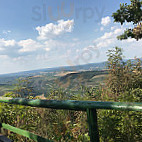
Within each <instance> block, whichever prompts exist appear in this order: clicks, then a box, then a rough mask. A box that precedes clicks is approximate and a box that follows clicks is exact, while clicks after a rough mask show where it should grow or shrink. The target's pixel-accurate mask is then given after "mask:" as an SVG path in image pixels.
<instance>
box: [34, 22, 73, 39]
mask: <svg viewBox="0 0 142 142" xmlns="http://www.w3.org/2000/svg"><path fill="white" fill-rule="evenodd" d="M73 26H74V20H67V21H64V20H59V21H57V24H53V23H49V24H46V25H45V26H41V27H40V26H38V27H36V30H37V31H38V34H39V36H38V39H39V40H46V39H49V38H51V37H54V36H58V35H61V34H63V33H68V32H72V30H73Z"/></svg>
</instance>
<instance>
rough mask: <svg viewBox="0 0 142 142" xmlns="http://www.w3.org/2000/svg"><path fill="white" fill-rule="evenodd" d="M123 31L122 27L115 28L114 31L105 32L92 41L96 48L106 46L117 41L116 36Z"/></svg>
mask: <svg viewBox="0 0 142 142" xmlns="http://www.w3.org/2000/svg"><path fill="white" fill-rule="evenodd" d="M122 32H123V28H117V29H115V30H114V31H111V32H106V33H104V35H103V36H101V37H99V38H98V39H96V40H94V43H95V44H96V46H97V47H98V48H102V47H108V46H111V45H113V44H114V43H117V41H118V40H117V38H116V37H117V36H118V35H119V34H121V33H122Z"/></svg>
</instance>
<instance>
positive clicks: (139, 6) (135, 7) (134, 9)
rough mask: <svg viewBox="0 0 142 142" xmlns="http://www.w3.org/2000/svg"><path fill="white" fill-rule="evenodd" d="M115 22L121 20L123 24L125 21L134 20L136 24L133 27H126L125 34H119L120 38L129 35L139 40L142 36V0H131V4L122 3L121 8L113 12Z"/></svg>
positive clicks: (125, 37)
mask: <svg viewBox="0 0 142 142" xmlns="http://www.w3.org/2000/svg"><path fill="white" fill-rule="evenodd" d="M112 17H113V18H114V22H119V23H121V25H122V24H123V23H125V22H133V24H134V25H136V26H135V27H134V28H133V29H126V30H125V31H124V34H122V35H120V36H118V39H120V40H122V39H127V38H129V37H131V38H135V39H137V40H139V39H141V38H142V23H141V21H142V1H140V0H131V4H130V5H128V4H127V3H125V4H124V3H123V4H120V9H118V10H117V11H116V12H115V13H113V14H112Z"/></svg>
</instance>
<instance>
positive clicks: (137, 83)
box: [107, 47, 142, 96]
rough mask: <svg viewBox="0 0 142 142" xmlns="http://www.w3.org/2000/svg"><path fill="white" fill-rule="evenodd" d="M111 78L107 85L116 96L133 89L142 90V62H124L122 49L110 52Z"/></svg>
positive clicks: (136, 60)
mask: <svg viewBox="0 0 142 142" xmlns="http://www.w3.org/2000/svg"><path fill="white" fill-rule="evenodd" d="M108 68H109V76H108V81H107V85H108V87H109V88H110V90H111V91H112V93H113V94H114V95H117V96H118V95H120V93H122V92H124V91H126V90H129V89H132V88H142V84H141V83H142V69H141V60H140V59H135V60H134V61H133V62H132V61H131V60H128V61H126V62H125V61H124V60H123V54H122V49H121V48H118V47H115V48H114V49H113V50H109V51H108Z"/></svg>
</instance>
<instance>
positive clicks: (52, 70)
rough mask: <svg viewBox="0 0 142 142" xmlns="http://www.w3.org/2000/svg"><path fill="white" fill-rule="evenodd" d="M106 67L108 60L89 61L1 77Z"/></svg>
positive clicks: (0, 76)
mask: <svg viewBox="0 0 142 142" xmlns="http://www.w3.org/2000/svg"><path fill="white" fill-rule="evenodd" d="M102 69H106V62H101V63H89V64H84V65H77V66H61V67H55V68H45V69H38V70H31V71H23V72H18V73H10V74H1V75H0V79H1V78H3V77H4V78H6V77H21V76H22V77H28V76H34V75H40V74H46V73H51V72H61V71H85V70H86V71H87V70H90V71H91V70H102Z"/></svg>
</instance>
